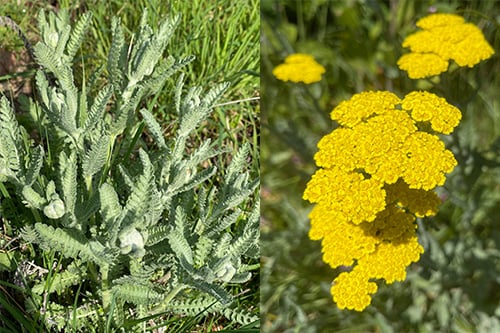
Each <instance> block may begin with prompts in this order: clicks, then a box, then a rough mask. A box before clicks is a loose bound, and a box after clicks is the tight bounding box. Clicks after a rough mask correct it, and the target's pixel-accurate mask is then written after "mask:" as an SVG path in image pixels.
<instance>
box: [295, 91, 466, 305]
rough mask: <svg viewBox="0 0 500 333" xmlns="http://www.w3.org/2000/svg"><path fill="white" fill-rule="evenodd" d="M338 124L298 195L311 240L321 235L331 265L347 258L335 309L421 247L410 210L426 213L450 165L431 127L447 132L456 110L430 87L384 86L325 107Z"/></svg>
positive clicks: (401, 267) (361, 298)
mask: <svg viewBox="0 0 500 333" xmlns="http://www.w3.org/2000/svg"><path fill="white" fill-rule="evenodd" d="M331 117H332V119H333V120H336V121H337V122H338V123H339V125H340V126H339V128H337V129H335V130H334V131H333V132H332V133H330V134H328V135H326V136H325V137H323V138H322V139H321V140H320V142H319V143H318V148H319V151H318V152H317V153H316V155H315V157H314V158H315V160H316V164H317V165H318V166H319V167H321V168H320V169H319V170H318V171H317V172H316V173H315V174H314V175H313V176H312V178H311V180H310V181H309V183H308V184H307V188H306V190H305V192H304V199H305V200H308V201H310V202H312V203H315V204H316V205H315V207H314V208H313V209H312V211H311V213H310V215H309V217H310V220H311V229H310V231H309V237H310V238H311V239H312V240H322V251H323V260H324V261H325V262H326V263H328V264H329V265H330V266H331V267H333V268H336V267H339V266H353V268H352V270H351V271H349V272H343V273H341V274H340V275H339V276H338V277H337V278H336V279H335V280H334V284H333V286H332V288H331V293H332V295H333V299H334V301H335V302H336V303H337V305H338V307H339V308H341V309H344V308H347V309H354V310H357V311H361V310H363V309H364V308H365V307H367V306H368V305H369V304H370V302H371V296H370V295H371V294H374V293H375V292H376V291H377V285H376V284H375V283H374V282H372V281H370V280H371V279H384V280H385V281H386V282H387V283H392V282H394V281H402V280H404V279H405V277H406V268H407V267H408V266H409V265H410V264H411V263H412V262H416V261H418V259H419V257H420V254H421V253H423V248H422V247H421V246H420V245H419V243H418V240H417V236H416V224H415V223H414V221H415V217H424V216H432V215H435V214H436V212H437V207H438V205H439V203H440V200H439V198H438V197H437V195H436V194H435V193H434V192H433V191H432V189H434V188H435V187H436V186H438V185H442V184H443V183H444V181H445V176H444V175H445V174H447V173H449V172H451V171H452V170H453V168H454V167H455V165H456V163H457V162H456V160H455V158H454V156H453V154H452V153H451V152H450V151H449V150H447V149H446V148H445V146H444V144H443V143H442V142H441V141H440V140H439V138H438V137H437V136H436V135H435V134H434V133H428V132H424V131H423V130H422V129H428V130H430V131H434V132H436V133H446V134H449V133H451V132H452V131H453V129H454V127H455V126H457V125H458V122H459V121H460V118H461V113H460V111H459V110H458V109H457V108H455V107H454V106H452V105H449V104H447V103H446V101H445V100H444V99H441V98H439V97H437V96H435V95H433V94H431V93H428V92H412V93H410V94H408V95H406V96H405V98H403V99H402V100H401V99H399V97H398V96H396V95H394V94H392V93H390V92H385V91H378V92H363V93H360V94H357V95H354V96H353V97H352V98H351V99H350V100H348V101H344V102H342V103H341V104H339V105H338V106H337V107H336V108H335V109H334V110H333V111H332V113H331Z"/></svg>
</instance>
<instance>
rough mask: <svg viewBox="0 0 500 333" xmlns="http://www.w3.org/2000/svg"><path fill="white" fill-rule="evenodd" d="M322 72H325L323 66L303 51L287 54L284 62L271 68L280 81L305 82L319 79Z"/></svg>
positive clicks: (308, 82)
mask: <svg viewBox="0 0 500 333" xmlns="http://www.w3.org/2000/svg"><path fill="white" fill-rule="evenodd" d="M323 73H325V68H324V67H323V66H321V65H320V64H319V63H317V62H316V60H314V57H313V56H311V55H308V54H303V53H294V54H291V55H289V56H287V57H286V58H285V61H284V63H283V64H280V65H278V66H276V67H275V68H274V70H273V75H274V76H275V77H276V78H277V79H279V80H281V81H292V82H295V83H299V82H303V83H305V84H311V83H314V82H318V81H320V80H321V74H323Z"/></svg>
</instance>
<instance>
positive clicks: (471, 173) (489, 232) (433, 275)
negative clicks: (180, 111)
mask: <svg viewBox="0 0 500 333" xmlns="http://www.w3.org/2000/svg"><path fill="white" fill-rule="evenodd" d="M434 12H439V13H454V14H458V15H461V16H463V17H464V18H465V19H466V20H467V21H469V22H471V23H474V24H476V25H477V26H478V27H479V28H480V29H481V31H483V33H484V35H485V38H486V39H487V41H488V42H489V43H490V44H491V45H492V46H493V48H494V49H495V51H496V54H495V55H494V56H493V57H492V58H490V59H488V60H487V61H483V62H481V63H480V64H478V65H476V66H475V67H473V68H459V67H457V66H456V65H454V64H452V65H451V66H450V70H449V71H448V72H447V73H444V74H442V75H441V76H439V77H435V78H431V79H427V80H410V79H409V78H408V76H407V74H406V72H403V71H400V70H399V69H398V67H397V66H396V62H397V60H398V59H399V57H400V56H401V55H402V54H404V53H406V52H408V50H405V49H403V48H402V47H401V43H402V41H403V39H404V38H405V37H406V36H407V35H408V34H411V33H413V32H416V31H417V28H416V26H415V23H416V21H417V20H418V19H419V18H422V17H424V16H426V15H428V14H429V13H434ZM499 28H500V2H497V1H428V0H427V1H409V0H401V1H397V0H392V1H368V0H365V1H362V0H358V1H355V0H343V1H340V0H338V1H321V0H309V1H297V0H290V1H278V0H274V1H273V0H263V1H261V94H262V96H261V98H262V100H261V103H262V104H261V105H262V110H263V111H262V115H261V116H262V118H261V121H262V136H263V138H262V141H261V142H262V144H261V154H262V155H261V156H262V158H261V172H262V189H261V196H262V198H263V206H262V217H261V219H262V222H261V223H262V224H261V230H262V234H261V244H262V276H261V313H262V331H263V332H301V333H302V332H306V333H308V332H485V333H486V332H487V333H489V332H500V277H499V276H500V250H499V248H500V157H499V156H498V155H499V152H500V105H499V98H500V77H499V76H498V73H499V72H500V71H499V70H500V62H499V53H500V30H499ZM295 52H303V53H308V54H311V55H313V56H314V57H315V58H316V60H317V61H318V62H319V63H320V64H322V65H323V66H325V68H326V73H325V74H324V75H323V79H322V81H320V82H318V83H315V84H312V85H303V84H294V83H288V82H287V83H285V82H281V81H278V80H276V79H275V78H274V77H273V76H272V74H271V72H272V69H273V68H274V67H275V66H276V65H278V64H279V63H281V62H282V61H283V59H284V58H285V57H286V56H287V55H288V54H291V53H295ZM418 89H423V90H427V91H430V92H433V93H435V94H437V95H439V96H441V97H444V98H446V99H447V101H448V102H449V103H451V104H454V105H455V106H457V107H458V108H459V109H460V110H461V111H462V114H463V119H462V122H461V123H460V125H459V127H458V128H457V129H456V130H455V132H454V133H453V135H451V136H444V137H443V138H442V139H443V140H444V141H445V142H446V144H447V146H448V147H449V149H451V150H452V151H453V152H454V154H455V156H456V158H457V160H458V163H459V165H458V166H457V167H456V168H455V170H454V171H453V173H452V174H450V175H449V176H448V180H447V182H446V184H445V186H444V187H442V188H439V189H438V190H437V191H438V194H439V195H440V197H441V198H442V199H443V200H445V201H444V203H443V204H442V205H441V207H440V212H439V213H438V215H437V216H436V217H434V218H430V219H423V220H419V221H418V225H419V228H418V236H419V242H420V243H421V244H422V246H423V247H424V248H425V253H424V254H423V256H422V257H421V259H420V261H419V262H417V263H414V264H412V265H411V266H410V268H409V269H408V274H407V279H406V281H404V282H396V283H394V284H392V285H386V284H385V283H384V282H380V283H379V291H378V292H377V293H376V294H375V295H374V297H373V301H372V304H371V306H369V307H368V308H367V309H366V310H365V311H364V312H361V313H357V312H353V311H348V310H344V311H340V310H338V309H337V307H336V305H335V304H334V303H333V300H332V298H331V295H330V285H331V282H332V280H333V279H334V278H335V277H336V276H337V274H338V272H337V271H336V270H333V269H331V268H330V267H329V266H327V265H326V264H324V263H323V262H322V261H321V247H320V242H313V241H310V240H309V239H308V237H307V232H308V230H309V221H308V218H307V214H308V212H309V211H310V209H311V208H312V206H311V205H310V204H309V203H307V202H305V201H303V200H302V199H301V198H302V193H303V191H304V188H305V185H306V183H307V182H308V180H309V179H310V177H311V175H312V174H313V173H314V171H315V170H316V167H315V165H314V161H313V156H314V153H315V152H316V150H317V149H316V144H317V142H318V141H319V139H320V138H321V137H322V136H324V135H325V134H327V133H329V132H331V131H332V130H333V129H334V128H335V124H334V123H333V121H331V120H330V118H329V113H330V111H331V110H332V109H333V108H334V107H335V106H336V105H338V104H339V103H340V102H341V101H343V100H346V99H349V98H350V97H351V96H352V95H353V94H355V93H359V92H362V91H366V90H389V91H392V92H394V93H396V94H397V95H399V96H400V97H403V96H404V95H406V94H407V93H409V92H411V91H413V90H418Z"/></svg>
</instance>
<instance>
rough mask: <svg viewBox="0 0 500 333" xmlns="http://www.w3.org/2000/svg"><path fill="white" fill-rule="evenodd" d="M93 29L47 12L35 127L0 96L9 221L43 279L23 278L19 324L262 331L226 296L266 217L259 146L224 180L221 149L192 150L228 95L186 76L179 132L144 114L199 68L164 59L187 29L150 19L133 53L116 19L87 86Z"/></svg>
mask: <svg viewBox="0 0 500 333" xmlns="http://www.w3.org/2000/svg"><path fill="white" fill-rule="evenodd" d="M91 18H92V16H91V13H90V12H87V13H85V14H84V15H83V16H82V17H81V18H80V19H79V20H78V21H77V22H76V23H75V24H74V25H73V26H72V25H71V24H70V15H69V12H68V11H67V10H60V11H59V12H58V13H57V14H55V13H53V12H51V13H49V14H48V15H46V14H45V12H43V11H41V12H40V13H39V15H38V23H39V31H40V33H41V37H40V42H38V43H37V44H36V45H35V46H34V47H33V51H34V56H35V58H36V59H35V60H36V62H37V65H38V70H37V73H36V80H35V81H36V87H37V92H38V96H39V98H38V99H36V100H29V102H27V104H28V109H29V110H28V111H29V115H30V117H31V120H32V121H31V122H30V127H24V125H23V124H21V123H19V122H18V121H17V118H16V114H17V112H16V111H15V110H14V108H13V106H12V105H11V103H9V101H8V99H7V98H6V97H0V211H1V217H2V222H4V223H6V225H7V223H8V224H9V225H13V229H15V230H16V232H17V233H18V238H22V240H23V241H24V242H25V245H23V246H26V247H28V246H29V247H30V248H31V249H32V251H33V252H35V251H36V252H37V253H40V255H39V256H38V257H37V258H36V260H37V264H40V265H47V266H48V267H47V268H46V269H45V271H46V272H48V273H47V274H42V276H37V277H33V276H31V275H30V274H28V273H26V272H24V271H23V270H22V267H21V265H19V267H18V268H17V269H18V275H19V276H21V277H22V278H23V279H24V281H23V284H24V286H23V287H22V288H20V289H19V290H21V291H23V292H24V293H25V295H28V296H26V297H23V298H25V299H24V301H25V308H26V311H23V312H24V313H26V314H27V315H30V316H33V317H35V318H37V321H39V322H41V323H42V325H43V327H44V330H43V331H50V332H68V331H72V332H73V331H74V332H77V331H78V332H80V331H82V332H83V331H85V332H92V331H93V332H105V331H106V332H108V331H112V330H115V329H123V330H124V331H127V332H132V331H134V332H135V331H138V330H140V331H145V330H146V328H145V327H146V326H145V323H144V322H145V321H146V320H148V321H150V320H151V321H154V320H157V319H158V318H160V320H162V319H163V324H161V325H160V326H156V324H155V326H156V328H159V327H161V326H165V325H166V324H167V323H166V321H167V320H165V318H166V316H169V317H174V315H175V316H177V315H182V316H186V315H192V316H198V315H201V314H204V313H220V314H221V315H223V316H224V317H226V318H228V319H229V320H230V321H232V322H235V323H240V324H248V323H251V322H254V321H257V320H258V318H257V317H256V316H255V315H254V314H252V313H251V312H249V311H246V310H245V309H239V307H238V304H237V303H236V302H235V297H234V296H233V294H232V290H233V289H231V288H228V284H231V286H234V285H237V284H242V283H245V282H247V281H249V280H250V279H251V278H252V273H251V271H252V270H255V269H257V268H258V265H257V264H256V265H252V264H250V260H252V261H256V260H257V258H258V257H259V248H258V239H259V229H258V216H259V212H260V210H259V201H258V199H256V200H255V201H254V202H253V203H251V201H250V200H251V198H252V197H253V196H254V194H255V193H256V189H257V187H258V184H259V180H258V179H251V175H250V173H249V171H248V170H246V166H247V165H248V161H249V157H248V156H249V152H250V145H249V144H244V145H242V146H241V148H240V149H239V150H238V151H237V153H236V154H234V155H233V156H232V158H231V162H230V163H229V164H228V166H227V168H225V170H223V171H222V172H219V171H218V170H217V168H216V167H215V166H211V163H210V159H211V158H214V157H218V156H221V154H223V153H224V151H223V149H224V147H216V146H215V145H214V144H213V143H212V142H210V140H205V141H204V142H203V143H202V144H200V145H199V146H196V144H194V145H193V144H192V143H193V142H191V141H192V140H191V138H192V137H193V134H195V133H196V132H197V129H198V128H199V127H200V124H201V123H202V122H203V121H204V120H205V119H207V117H208V116H209V114H210V113H211V111H212V110H213V108H214V105H215V102H216V100H217V99H218V98H220V97H221V96H222V94H223V92H224V91H225V90H226V89H227V88H228V84H227V83H221V84H218V85H214V86H213V87H212V88H211V89H210V90H209V91H208V92H206V93H203V89H202V88H201V87H192V88H189V89H187V90H186V89H185V88H184V79H183V75H181V76H180V78H179V79H178V80H177V83H176V85H175V89H174V90H173V93H174V98H173V103H172V105H171V111H172V112H173V113H174V115H175V116H176V118H177V119H178V121H177V124H176V125H175V133H174V134H172V135H171V136H169V137H165V135H164V132H163V129H162V127H161V126H160V124H159V123H158V122H157V121H156V119H155V117H154V116H153V114H152V113H151V112H150V111H149V110H148V109H146V108H142V106H143V105H144V103H143V101H144V100H145V99H146V98H147V97H148V96H151V94H153V93H155V92H157V91H158V90H159V89H160V88H161V87H162V86H163V85H164V83H165V82H166V80H168V79H169V78H170V77H171V76H172V75H173V74H175V73H176V72H178V71H179V70H180V69H181V68H182V67H184V66H186V65H187V64H189V63H190V62H191V61H193V60H194V57H192V56H188V57H185V58H180V59H176V58H174V57H173V56H168V57H167V58H164V57H163V54H164V52H165V51H167V46H168V44H169V41H170V39H171V37H172V35H173V33H174V31H175V28H176V27H177V26H178V25H179V24H180V22H181V20H180V16H178V15H176V16H172V17H169V18H167V19H166V20H164V22H162V23H161V24H160V25H159V26H158V27H156V28H154V27H151V26H149V25H148V15H147V11H144V12H143V15H142V17H141V20H140V26H139V29H138V30H137V31H136V32H135V33H134V34H133V36H132V38H131V41H126V39H125V32H124V29H123V27H122V25H121V23H120V20H119V19H118V18H116V17H115V18H113V19H112V21H111V35H112V38H111V46H110V51H109V55H108V60H107V63H106V64H104V65H103V66H101V67H100V68H99V69H97V70H96V72H94V73H92V75H91V79H90V80H83V82H82V83H81V84H78V83H75V79H74V74H73V73H74V72H73V67H74V58H75V56H76V54H77V52H78V51H79V49H80V45H81V43H82V41H83V40H84V36H85V33H86V31H87V30H88V29H89V27H90V24H91ZM139 114H140V117H139ZM145 129H147V134H148V136H149V137H150V139H151V142H150V143H149V144H147V143H146V142H145V141H144V140H142V139H141V138H142V137H143V136H144V135H145V133H146V132H145ZM31 132H35V133H37V138H33V137H32V136H31V135H30V134H29V133H31ZM202 164H203V165H202ZM214 178H216V181H214V184H215V185H213V186H211V185H210V181H212V180H214ZM9 228H10V227H9ZM28 243H29V245H28ZM56 253H57V256H58V257H59V258H60V259H59V260H58V261H56V260H54V262H52V259H50V258H54V257H55V254H56ZM40 258H43V260H42V259H40ZM42 261H43V262H42ZM27 288H29V289H27ZM25 290H27V291H25ZM20 303H22V300H21V302H20ZM144 318H146V319H144ZM174 318H175V317H174ZM90 324H91V325H90ZM30 331H35V330H30Z"/></svg>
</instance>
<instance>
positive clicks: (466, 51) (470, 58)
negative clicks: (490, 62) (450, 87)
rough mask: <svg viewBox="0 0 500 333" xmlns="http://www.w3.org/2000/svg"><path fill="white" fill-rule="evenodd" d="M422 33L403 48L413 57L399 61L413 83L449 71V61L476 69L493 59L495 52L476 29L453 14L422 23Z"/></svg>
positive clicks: (406, 39) (414, 35)
mask: <svg viewBox="0 0 500 333" xmlns="http://www.w3.org/2000/svg"><path fill="white" fill-rule="evenodd" d="M417 26H418V27H419V28H421V29H423V30H421V31H418V32H416V33H414V34H411V35H409V36H408V37H406V38H405V40H404V41H403V47H406V48H409V49H410V51H411V53H408V54H405V55H403V56H402V57H401V58H400V59H399V60H398V66H399V68H401V69H402V70H405V71H407V72H408V76H409V77H410V78H411V79H420V78H424V77H429V76H434V75H438V74H441V73H442V72H445V71H446V70H448V64H449V60H453V61H455V62H456V63H457V65H459V66H461V67H465V66H467V67H473V66H474V65H476V64H478V63H479V62H481V61H482V60H486V59H488V58H490V57H491V56H492V55H493V54H494V51H493V48H492V47H491V45H490V44H489V43H488V42H487V41H486V39H485V38H484V36H483V33H482V32H481V30H479V28H478V27H477V26H475V25H474V24H471V23H467V22H465V20H464V18H463V17H461V16H458V15H454V14H432V15H429V16H426V17H424V18H422V19H420V20H419V21H418V22H417Z"/></svg>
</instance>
